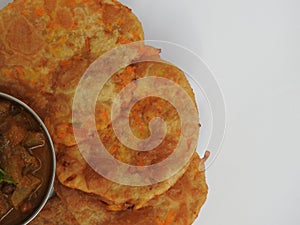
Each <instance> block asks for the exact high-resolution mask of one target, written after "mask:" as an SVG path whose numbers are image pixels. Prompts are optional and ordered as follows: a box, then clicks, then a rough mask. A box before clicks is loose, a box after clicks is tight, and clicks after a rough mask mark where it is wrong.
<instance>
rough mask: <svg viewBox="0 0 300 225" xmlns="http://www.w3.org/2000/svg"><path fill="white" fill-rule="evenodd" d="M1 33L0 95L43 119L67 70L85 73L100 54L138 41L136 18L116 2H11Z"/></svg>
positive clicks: (4, 13) (140, 36) (67, 82)
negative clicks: (23, 104) (18, 101)
mask: <svg viewBox="0 0 300 225" xmlns="http://www.w3.org/2000/svg"><path fill="white" fill-rule="evenodd" d="M0 34H1V35H0V91H3V92H6V93H9V94H12V95H14V96H16V97H17V98H20V99H22V100H23V101H25V102H26V103H28V104H29V105H30V106H31V107H32V108H33V109H34V110H36V111H37V112H38V114H39V115H40V116H41V117H42V118H44V117H45V115H46V114H47V108H48V104H49V102H50V103H52V102H53V101H54V99H53V98H52V97H53V96H52V94H53V93H54V90H55V89H56V86H57V85H58V84H57V83H56V81H57V78H58V77H61V76H63V74H64V72H65V70H67V69H66V68H67V67H68V68H69V67H71V66H74V65H75V64H76V65H75V66H74V70H75V71H76V70H78V71H79V72H81V71H84V70H85V69H86V68H87V67H88V65H89V64H90V63H91V62H93V61H94V60H95V59H96V58H97V57H99V56H100V55H101V54H103V53H104V52H106V51H108V50H110V49H112V48H114V47H116V46H118V45H120V44H122V43H128V42H132V41H137V40H142V39H143V30H142V27H141V23H140V22H139V20H138V19H137V18H136V16H135V15H134V14H133V13H131V10H130V9H129V8H127V7H125V6H123V5H121V4H120V3H119V2H117V1H115V0H89V1H86V0H59V1H58V0H26V1H24V0H15V1H14V2H13V3H10V4H8V6H6V7H5V8H3V9H2V10H1V11H0ZM75 77H76V76H75ZM61 81H62V79H61ZM63 82H64V84H63V85H65V86H68V85H70V83H71V80H63Z"/></svg>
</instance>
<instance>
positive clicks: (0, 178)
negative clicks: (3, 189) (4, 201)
mask: <svg viewBox="0 0 300 225" xmlns="http://www.w3.org/2000/svg"><path fill="white" fill-rule="evenodd" d="M2 182H4V183H8V184H14V185H16V182H15V181H14V180H13V179H12V178H11V177H10V176H9V175H8V174H7V173H6V172H5V171H4V170H2V169H1V168H0V183H2Z"/></svg>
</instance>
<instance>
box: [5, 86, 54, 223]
mask: <svg viewBox="0 0 300 225" xmlns="http://www.w3.org/2000/svg"><path fill="white" fill-rule="evenodd" d="M0 98H2V99H5V100H8V101H10V102H13V103H14V104H16V105H19V106H21V107H23V108H24V109H25V110H26V111H27V112H28V113H29V114H31V115H32V117H33V118H35V120H36V121H37V122H38V123H39V125H40V127H41V128H42V129H43V131H44V133H45V135H46V138H47V140H48V143H49V150H50V151H51V158H49V160H51V162H50V163H51V164H52V168H53V169H52V171H51V176H50V179H51V180H50V181H49V186H48V188H47V190H46V192H45V195H44V197H43V200H42V201H41V204H40V205H39V206H38V207H37V208H36V210H35V211H33V212H32V214H31V215H30V216H29V217H27V219H25V221H22V224H28V223H29V222H30V221H32V220H33V219H34V218H35V217H36V216H37V215H38V213H39V212H40V211H41V210H42V208H43V207H44V206H45V204H46V202H47V201H48V199H49V198H50V197H51V196H52V195H53V194H54V188H53V185H54V178H55V168H56V158H55V151H54V146H53V142H52V139H51V136H50V134H49V132H48V130H47V128H46V126H45V124H44V123H43V121H42V120H41V118H40V117H39V116H38V115H37V114H36V113H35V111H34V110H33V109H31V108H30V107H29V106H28V105H27V104H25V103H24V102H22V101H20V100H19V99H17V98H15V97H13V96H11V95H8V94H5V93H3V92H0Z"/></svg>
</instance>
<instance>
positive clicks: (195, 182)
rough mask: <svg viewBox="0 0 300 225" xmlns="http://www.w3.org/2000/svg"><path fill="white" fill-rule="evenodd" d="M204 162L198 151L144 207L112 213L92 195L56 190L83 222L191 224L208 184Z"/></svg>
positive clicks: (90, 224)
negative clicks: (167, 186)
mask: <svg viewBox="0 0 300 225" xmlns="http://www.w3.org/2000/svg"><path fill="white" fill-rule="evenodd" d="M202 164H203V161H201V160H200V158H199V156H198V155H197V154H196V153H195V154H194V156H193V158H192V161H191V164H190V166H189V168H188V169H187V171H186V172H185V174H184V175H183V176H182V177H181V178H180V179H179V180H178V181H177V182H176V183H175V185H174V186H172V187H171V188H170V189H169V190H168V191H166V192H165V193H163V194H161V195H159V196H155V197H154V198H153V199H152V200H150V201H149V202H147V203H146V204H145V205H144V206H143V207H142V208H140V209H138V210H136V209H127V210H124V211H118V212H116V211H115V212H112V211H110V210H108V209H107V204H105V203H104V202H103V201H101V199H100V198H99V197H98V196H96V195H93V194H87V193H84V192H82V191H78V190H75V189H70V188H67V187H65V186H63V185H61V184H60V183H56V187H55V191H56V192H57V194H58V196H59V197H60V198H61V201H62V202H63V203H64V204H65V206H66V207H67V209H68V211H69V212H70V213H71V214H72V215H73V216H74V218H76V220H77V221H78V223H79V224H81V225H104V224H110V225H132V224H136V225H144V224H153V225H171V224H176V225H190V224H192V223H193V222H194V220H195V219H196V217H197V216H198V213H199V211H200V208H201V207H202V205H203V204H204V202H205V200H206V196H207V191H208V187H207V184H206V181H205V173H204V171H201V172H200V171H199V167H201V168H203V165H202Z"/></svg>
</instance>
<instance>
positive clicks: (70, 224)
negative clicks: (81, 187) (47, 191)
mask: <svg viewBox="0 0 300 225" xmlns="http://www.w3.org/2000/svg"><path fill="white" fill-rule="evenodd" d="M29 225H79V223H78V222H77V220H76V219H75V218H74V217H73V215H72V214H71V213H70V212H69V211H68V210H67V207H66V206H65V205H64V204H63V203H62V201H61V200H60V199H59V198H58V197H57V196H55V197H53V198H52V199H50V200H49V201H48V202H47V204H46V206H45V207H44V208H43V209H42V211H41V212H40V213H39V214H38V215H37V217H36V218H35V219H34V220H33V221H32V222H30V223H29Z"/></svg>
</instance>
